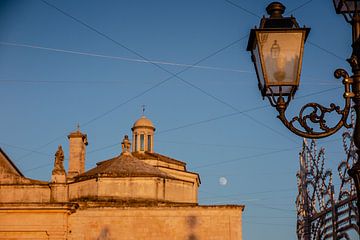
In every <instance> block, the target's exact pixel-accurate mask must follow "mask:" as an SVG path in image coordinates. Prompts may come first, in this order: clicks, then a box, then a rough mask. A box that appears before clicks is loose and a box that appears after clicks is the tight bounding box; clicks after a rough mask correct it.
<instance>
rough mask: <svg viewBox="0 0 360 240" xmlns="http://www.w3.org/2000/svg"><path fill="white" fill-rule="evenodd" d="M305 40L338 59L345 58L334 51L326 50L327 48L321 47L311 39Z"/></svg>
mask: <svg viewBox="0 0 360 240" xmlns="http://www.w3.org/2000/svg"><path fill="white" fill-rule="evenodd" d="M307 42H308V43H309V44H310V45H312V46H314V47H316V48H318V49H320V50H322V51H324V52H326V53H327V54H330V55H331V56H333V57H335V58H337V59H340V60H341V61H344V60H345V59H344V58H343V57H340V56H339V55H337V54H336V53H334V52H332V51H330V50H328V49H326V48H323V47H321V46H320V45H318V44H316V43H314V42H312V41H310V40H308V41H307Z"/></svg>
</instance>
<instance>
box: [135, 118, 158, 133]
mask: <svg viewBox="0 0 360 240" xmlns="http://www.w3.org/2000/svg"><path fill="white" fill-rule="evenodd" d="M138 127H148V128H153V129H154V130H155V127H154V124H153V123H152V122H151V120H150V119H148V118H147V117H145V116H142V117H141V118H139V119H138V120H137V121H136V122H135V123H134V125H133V127H132V129H134V128H138Z"/></svg>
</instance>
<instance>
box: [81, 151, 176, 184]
mask: <svg viewBox="0 0 360 240" xmlns="http://www.w3.org/2000/svg"><path fill="white" fill-rule="evenodd" d="M100 176H104V177H130V178H131V177H161V178H172V177H170V176H169V175H167V174H166V173H165V172H162V171H160V170H159V169H157V168H155V167H153V166H151V165H149V164H146V163H144V162H142V161H141V160H139V159H137V158H135V157H133V156H132V155H131V154H124V153H122V154H121V155H120V156H118V157H115V158H112V159H109V160H105V161H102V162H99V163H97V166H96V167H94V168H92V169H90V170H88V171H87V172H85V173H83V174H80V175H79V176H77V177H76V180H84V179H89V178H95V177H100Z"/></svg>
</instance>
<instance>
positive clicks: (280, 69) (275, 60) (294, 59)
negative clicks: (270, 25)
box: [257, 31, 304, 86]
mask: <svg viewBox="0 0 360 240" xmlns="http://www.w3.org/2000/svg"><path fill="white" fill-rule="evenodd" d="M303 35H304V32H270V31H269V32H260V31H259V32H257V42H258V45H259V52H260V54H261V63H262V68H263V75H264V79H265V81H266V85H267V86H279V85H286V86H297V85H298V78H299V73H300V68H301V53H302V48H303V41H304V37H303Z"/></svg>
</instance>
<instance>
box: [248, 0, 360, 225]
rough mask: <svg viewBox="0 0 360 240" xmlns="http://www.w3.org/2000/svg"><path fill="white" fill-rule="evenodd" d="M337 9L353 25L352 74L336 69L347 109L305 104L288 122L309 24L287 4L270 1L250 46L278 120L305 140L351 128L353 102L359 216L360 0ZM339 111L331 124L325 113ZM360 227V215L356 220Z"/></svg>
mask: <svg viewBox="0 0 360 240" xmlns="http://www.w3.org/2000/svg"><path fill="white" fill-rule="evenodd" d="M333 3H334V6H335V9H336V13H338V14H342V15H343V16H344V17H345V20H346V22H348V23H350V24H351V26H352V40H353V44H352V48H353V52H352V55H351V57H350V58H349V59H348V62H349V63H350V66H351V68H352V76H351V77H350V76H349V74H348V73H347V72H346V71H345V70H343V69H337V70H336V71H335V73H334V75H335V77H336V78H342V83H343V85H344V95H343V97H344V99H345V105H344V107H343V108H341V107H339V106H337V105H335V104H334V103H331V104H330V106H329V107H325V106H322V105H320V104H318V103H308V104H306V105H304V106H303V107H302V108H301V110H300V112H299V115H298V116H295V117H293V118H292V119H291V120H288V119H287V117H286V115H285V112H286V109H287V107H288V106H289V103H290V101H291V99H292V98H293V97H294V95H295V92H296V90H297V88H298V86H299V83H300V72H301V63H302V55H303V49H304V44H305V41H306V38H307V36H308V34H309V32H310V28H306V27H302V28H301V27H300V26H299V24H298V23H297V21H296V19H295V18H294V17H292V16H291V17H283V16H282V14H283V13H284V12H285V6H284V5H282V4H281V3H279V2H273V3H271V4H270V5H269V6H268V7H267V8H266V11H267V13H268V14H269V15H270V16H269V17H268V18H266V17H263V18H262V19H261V21H260V26H259V28H255V29H251V32H250V37H249V42H248V46H247V50H248V51H251V59H252V61H253V63H254V66H255V71H256V75H257V78H258V86H259V89H260V91H261V94H262V96H263V98H265V97H266V98H268V99H269V102H270V104H271V106H273V107H275V108H276V110H277V111H278V113H279V115H278V118H279V119H280V120H281V122H282V123H283V124H284V125H285V126H286V127H287V128H288V129H289V130H290V131H292V132H293V133H295V134H297V135H299V136H301V137H306V138H323V137H327V136H330V135H332V134H334V133H335V132H337V131H338V130H339V129H340V128H342V127H343V126H344V127H347V128H349V127H351V126H350V125H349V124H347V122H346V121H347V117H348V114H349V111H350V108H351V100H352V101H353V103H354V106H353V107H354V109H355V111H356V123H355V129H354V133H353V141H354V144H355V146H356V148H357V155H358V160H357V162H356V163H355V164H354V166H352V168H351V169H350V170H349V175H350V176H351V177H352V178H353V180H354V183H355V186H356V191H357V199H358V200H357V210H358V212H359V215H360V161H359V157H360V38H359V37H360V0H333ZM328 113H336V114H338V115H339V118H340V120H339V121H338V123H336V124H334V126H328V125H327V123H326V120H325V117H326V116H327V114H328ZM357 221H358V226H359V228H360V219H357Z"/></svg>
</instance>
